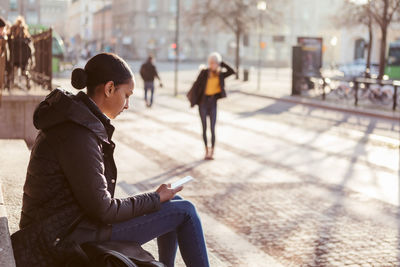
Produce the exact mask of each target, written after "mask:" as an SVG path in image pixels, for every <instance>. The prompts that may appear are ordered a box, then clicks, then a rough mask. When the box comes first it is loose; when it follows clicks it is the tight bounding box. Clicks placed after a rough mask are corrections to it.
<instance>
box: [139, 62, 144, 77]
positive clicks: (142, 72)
mask: <svg viewBox="0 0 400 267" xmlns="http://www.w3.org/2000/svg"><path fill="white" fill-rule="evenodd" d="M139 73H140V77H142V79H143V80H144V65H142V66H140V71H139Z"/></svg>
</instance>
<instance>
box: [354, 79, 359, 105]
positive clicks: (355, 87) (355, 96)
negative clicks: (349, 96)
mask: <svg viewBox="0 0 400 267" xmlns="http://www.w3.org/2000/svg"><path fill="white" fill-rule="evenodd" d="M357 105H358V82H357V81H356V79H354V106H357Z"/></svg>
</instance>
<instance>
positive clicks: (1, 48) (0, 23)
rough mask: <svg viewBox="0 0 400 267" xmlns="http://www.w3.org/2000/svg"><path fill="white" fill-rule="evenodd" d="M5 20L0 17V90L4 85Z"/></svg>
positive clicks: (5, 53) (5, 59)
mask: <svg viewBox="0 0 400 267" xmlns="http://www.w3.org/2000/svg"><path fill="white" fill-rule="evenodd" d="M5 28H6V22H5V21H4V20H3V19H2V18H0V91H1V90H2V89H3V86H4V79H5V75H6V61H7V58H6V55H7V50H6V44H7V40H6V34H5Z"/></svg>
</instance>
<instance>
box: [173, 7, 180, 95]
mask: <svg viewBox="0 0 400 267" xmlns="http://www.w3.org/2000/svg"><path fill="white" fill-rule="evenodd" d="M179 9H180V1H179V0H176V17H175V19H176V21H175V46H176V47H175V79H174V96H177V95H178V64H179V48H180V47H179V15H180V12H179Z"/></svg>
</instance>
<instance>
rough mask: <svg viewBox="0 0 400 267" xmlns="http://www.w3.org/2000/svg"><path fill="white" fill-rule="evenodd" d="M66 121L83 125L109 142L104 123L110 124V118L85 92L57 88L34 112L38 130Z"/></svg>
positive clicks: (34, 120) (34, 121)
mask: <svg viewBox="0 0 400 267" xmlns="http://www.w3.org/2000/svg"><path fill="white" fill-rule="evenodd" d="M64 122H74V123H76V124H79V125H82V126H83V127H85V128H87V129H89V130H90V131H92V132H93V133H94V134H96V135H97V136H98V138H99V139H100V140H102V141H103V142H106V143H109V141H108V134H107V131H106V128H105V126H104V123H108V124H109V119H108V118H107V117H106V116H105V115H104V114H103V113H102V112H101V111H100V110H99V108H98V107H97V106H96V104H95V103H94V102H93V101H92V100H90V99H89V97H88V96H87V95H86V94H85V93H83V92H80V93H78V94H77V95H74V94H71V93H69V92H66V91H64V90H61V89H55V90H54V91H52V92H51V93H50V94H49V95H48V96H47V97H46V99H45V100H44V101H42V102H41V103H40V104H39V106H38V107H37V108H36V109H35V112H34V114H33V124H34V126H35V127H36V129H38V130H46V129H49V128H52V127H54V126H56V125H59V124H61V123H64ZM110 126H111V124H110Z"/></svg>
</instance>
